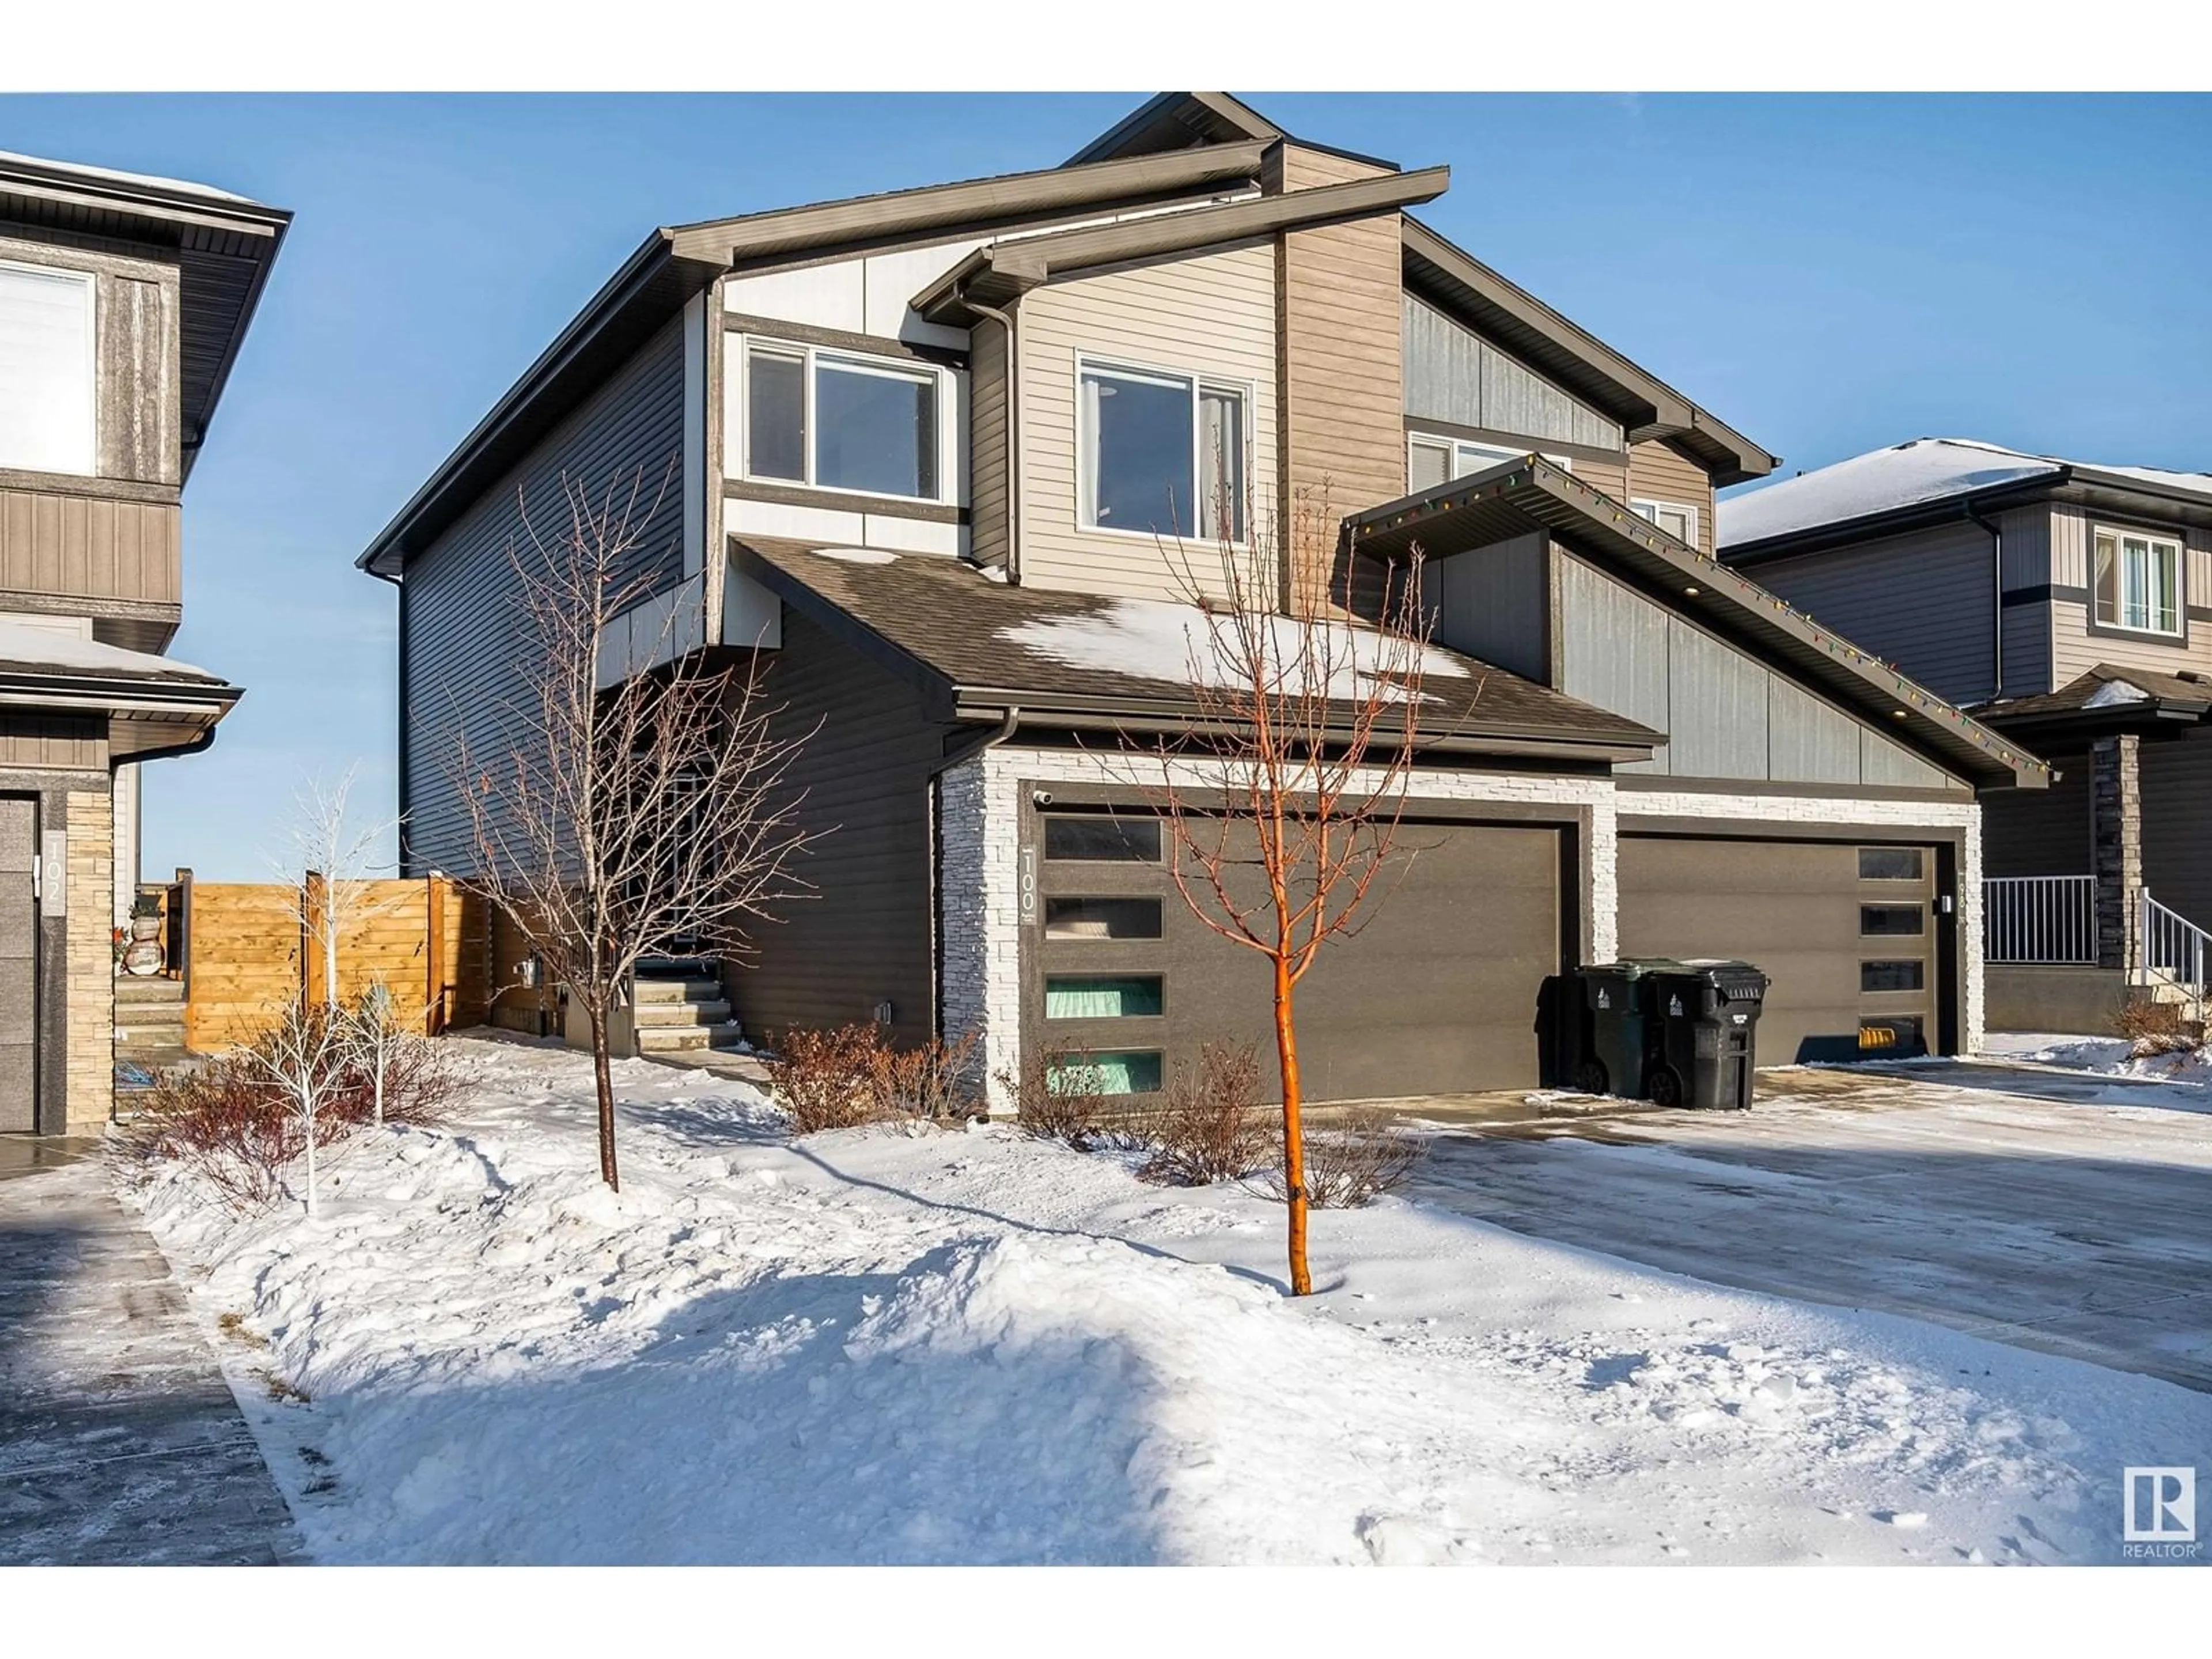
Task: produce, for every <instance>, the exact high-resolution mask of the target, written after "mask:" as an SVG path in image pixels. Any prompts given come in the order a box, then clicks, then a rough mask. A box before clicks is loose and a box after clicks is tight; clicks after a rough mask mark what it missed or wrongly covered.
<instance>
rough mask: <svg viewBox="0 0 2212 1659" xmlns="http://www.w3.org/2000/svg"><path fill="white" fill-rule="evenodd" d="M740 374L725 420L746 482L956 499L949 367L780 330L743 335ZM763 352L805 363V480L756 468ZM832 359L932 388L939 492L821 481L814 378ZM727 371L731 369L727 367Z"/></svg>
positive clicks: (932, 500) (876, 497)
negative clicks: (758, 363)
mask: <svg viewBox="0 0 2212 1659" xmlns="http://www.w3.org/2000/svg"><path fill="white" fill-rule="evenodd" d="M735 338H736V340H737V342H738V351H737V359H738V361H737V364H736V368H737V372H736V373H735V374H730V375H729V376H728V378H729V380H730V383H731V385H732V386H733V387H734V388H735V389H736V392H737V396H736V398H734V399H732V400H730V401H733V402H734V403H735V404H736V407H735V409H734V410H727V411H726V415H725V418H726V419H730V420H732V424H733V425H734V426H735V428H736V431H735V433H734V437H735V440H736V441H735V443H734V445H732V446H726V448H734V450H735V452H736V454H735V459H736V461H737V465H736V466H735V467H734V468H732V469H730V471H729V476H730V477H732V478H735V479H738V480H739V481H741V482H743V483H757V484H768V485H771V486H775V487H777V488H781V489H809V490H816V491H819V492H820V493H821V494H823V495H845V496H849V497H850V498H851V499H853V500H854V501H905V502H909V503H915V504H918V505H921V506H924V507H945V506H949V505H951V504H952V503H953V501H954V499H955V489H956V484H955V473H956V472H957V468H956V467H955V466H953V465H950V464H949V459H948V457H947V455H946V453H945V447H946V446H945V436H946V434H947V433H948V432H949V431H950V429H951V412H950V409H949V404H950V403H951V399H950V398H948V397H947V396H946V392H947V391H948V389H949V388H950V386H951V380H950V377H949V376H948V374H946V372H945V369H944V368H943V367H941V366H940V365H939V364H936V363H932V362H921V361H917V360H914V359H909V358H902V357H884V356H878V355H876V354H874V353H872V352H867V351H859V350H854V349H852V348H850V347H847V346H842V345H823V344H821V343H817V342H816V341H812V340H791V339H786V338H784V337H781V336H779V335H775V334H739V335H737V336H735ZM756 353H759V354H761V355H763V356H772V357H782V358H786V359H791V358H796V359H798V361H799V364H800V366H801V374H800V376H799V390H800V393H801V402H800V405H799V408H800V416H799V418H800V420H801V422H803V427H804V433H805V436H804V439H803V441H802V442H801V444H800V453H801V455H802V457H803V459H804V463H805V474H806V476H805V477H804V478H786V477H777V476H775V475H772V474H769V473H765V472H755V471H753V453H752V451H753V399H752V361H753V357H754V355H755V354H756ZM824 357H827V358H829V359H831V360H833V361H834V362H839V363H849V364H851V365H852V366H854V368H859V369H860V370H862V371H863V372H865V373H868V374H881V375H883V376H884V378H886V379H889V380H908V381H915V382H919V383H921V384H924V385H927V386H928V387H929V388H930V392H931V401H932V404H933V407H934V425H935V428H936V429H935V431H934V432H933V433H932V434H931V443H932V447H933V450H934V452H935V453H934V458H933V463H932V465H933V471H935V473H936V475H937V477H936V483H937V490H936V493H935V494H934V495H896V494H892V493H890V492H888V491H884V490H881V489H853V488H852V487H851V486H849V485H847V484H833V483H822V482H821V481H820V475H821V462H820V459H819V457H818V456H817V453H816V447H817V444H818V443H819V442H820V440H821V436H822V428H821V422H820V420H819V419H818V417H817V414H816V409H815V404H816V398H815V389H814V378H815V375H816V374H817V372H818V369H817V366H818V364H819V362H820V360H821V359H823V358H824ZM725 372H727V371H725Z"/></svg>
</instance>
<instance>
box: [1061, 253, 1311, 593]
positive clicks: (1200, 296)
mask: <svg viewBox="0 0 2212 1659" xmlns="http://www.w3.org/2000/svg"><path fill="white" fill-rule="evenodd" d="M1020 337H1021V354H1022V369H1021V374H1022V380H1021V410H1020V420H1021V426H1022V449H1023V455H1022V501H1021V503H1020V511H1021V513H1022V528H1021V579H1022V580H1023V581H1024V583H1025V584H1028V585H1030V586H1037V587H1049V588H1060V589H1067V590H1073V591H1075V592H1090V593H1109V594H1115V595H1124V596H1127V597H1130V598H1135V599H1178V598H1181V597H1182V595H1183V588H1184V582H1183V580H1182V572H1181V571H1180V570H1179V568H1178V564H1179V562H1180V557H1179V556H1178V554H1177V552H1176V550H1174V549H1173V548H1172V546H1171V545H1170V547H1169V548H1163V547H1161V546H1160V545H1159V544H1158V542H1157V541H1156V540H1155V539H1154V538H1152V537H1150V536H1139V535H1131V534H1126V533H1114V532H1097V531H1089V530H1085V529H1083V528H1081V527H1080V526H1079V521H1078V517H1077V513H1078V502H1077V491H1076V480H1077V473H1076V467H1077V458H1076V446H1077V426H1076V389H1075V380H1076V358H1077V356H1078V354H1079V353H1080V354H1081V355H1082V356H1085V357H1088V358H1092V359H1096V360H1099V361H1103V362H1114V363H1126V364H1127V365H1128V366H1129V367H1131V368H1157V369H1167V370H1173V371H1175V372H1177V373H1180V374H1204V375H1208V376H1212V377H1215V378H1218V379H1221V380H1233V381H1237V382H1241V383H1243V384H1244V385H1245V386H1249V388H1250V393H1251V399H1252V401H1251V404H1250V406H1249V410H1248V411H1247V413H1248V424H1249V429H1250V435H1251V448H1250V450H1249V465H1248V468H1247V473H1246V478H1245V484H1246V488H1247V490H1248V492H1249V501H1250V508H1249V510H1250V512H1251V514H1252V517H1253V520H1254V524H1255V529H1258V530H1260V531H1261V532H1262V533H1263V534H1264V533H1265V532H1266V530H1267V524H1266V520H1267V519H1268V518H1270V517H1272V516H1273V503H1274V501H1275V499H1276V491H1277V489H1278V482H1277V477H1276V471H1275V465H1276V463H1275V447H1276V432H1277V425H1276V421H1277V416H1276V410H1275V250H1274V247H1273V245H1272V244H1265V245H1261V246H1250V247H1242V248H1234V249H1231V250H1228V251H1226V252H1220V253H1209V254H1206V255H1203V256H1201V257H1200V258H1191V259H1176V260H1172V261H1168V262H1164V263H1162V264H1153V265H1146V266H1142V267H1139V268H1137V269H1133V270H1119V271H1113V272H1109V274H1107V275H1105V276H1087V277H1080V278H1077V279H1075V280H1073V281H1069V282H1066V283H1048V284H1047V285H1046V286H1045V287H1043V288H1040V289H1036V290H1034V291H1033V292H1032V293H1030V295H1029V296H1028V297H1027V298H1026V299H1024V301H1022V319H1021V325H1020ZM1188 558H1189V562H1190V564H1191V566H1192V570H1191V574H1192V575H1193V576H1194V578H1195V579H1196V580H1197V581H1198V583H1199V585H1200V586H1202V587H1205V588H1208V589H1218V588H1219V586H1221V582H1220V579H1219V576H1218V569H1219V560H1218V555H1217V553H1216V552H1215V550H1213V549H1212V548H1211V547H1209V546H1203V545H1194V546H1193V547H1191V548H1190V549H1189V550H1188Z"/></svg>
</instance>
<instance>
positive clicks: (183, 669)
mask: <svg viewBox="0 0 2212 1659" xmlns="http://www.w3.org/2000/svg"><path fill="white" fill-rule="evenodd" d="M24 670H27V671H30V672H33V673H53V674H69V675H89V676H93V677H94V678H101V679H115V678H123V679H141V680H175V681H179V682H191V681H198V682H200V683H203V684H208V685H221V684H222V683H223V682H222V677H221V676H220V675H216V674H210V673H209V672H208V671H207V670H206V669H204V668H195V667H193V666H192V665H191V664H190V663H188V662H179V661H177V660H176V659H174V658H172V657H161V656H156V655H155V654H154V653H152V652H150V651H127V650H125V649H124V647H121V646H119V645H103V644H101V643H100V641H98V640H92V639H87V638H85V637H84V636H83V635H81V634H76V633H71V632H70V631H68V630H67V629H59V628H42V627H40V625H39V624H38V623H17V622H0V671H24Z"/></svg>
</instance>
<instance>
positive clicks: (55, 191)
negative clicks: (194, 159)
mask: <svg viewBox="0 0 2212 1659" xmlns="http://www.w3.org/2000/svg"><path fill="white" fill-rule="evenodd" d="M0 221H11V222H15V223H17V224H27V225H35V226H38V227H40V228H42V229H47V230H52V231H57V232H61V233H64V234H70V235H74V236H85V237H93V238H98V239H100V240H106V241H113V242H119V243H137V244H138V245H140V246H152V247H155V248H158V249H160V250H161V251H162V252H165V253H172V252H173V254H174V256H175V258H176V260H177V265H178V282H179V301H180V303H181V305H182V307H183V310H184V315H183V317H182V318H181V319H179V351H178V380H179V410H178V413H179V418H180V419H181V421H182V422H183V435H184V440H183V452H182V460H181V470H182V475H183V476H184V477H187V478H189V477H191V471H192V464H193V462H194V461H195V460H197V459H198V456H199V449H200V445H201V443H202V442H203V441H204V439H205V438H206V436H207V429H208V426H209V423H210V422H211V421H212V420H213V419H214V418H215V409H216V404H217V403H218V402H220V401H221V400H222V389H223V386H224V385H225V384H226V383H227V382H228V380H229V379H230V371H231V368H232V365H233V364H234V363H235V362H237V361H238V352H239V348H240V346H241V345H242V344H243V343H245V339H246V327H247V325H249V324H250V323H252V320H253V313H254V309H255V307H258V305H259V304H260V303H261V293H262V289H264V287H265V286H266V285H267V283H268V280H269V268H270V264H272V263H273V262H274V261H275V259H276V250H277V248H278V247H279V246H282V244H283V240H284V232H285V229H286V228H287V227H288V226H289V225H290V223H291V222H292V216H291V214H290V213H289V211H287V210H285V209H283V208H276V207H270V206H268V205H266V204H264V203H260V202H255V201H251V200H249V199H248V198H246V197H243V196H236V195H233V194H232V193H231V192H230V191H225V190H217V189H216V188H215V186H213V185H197V184H193V183H191V182H190V181H189V180H186V179H161V178H156V177H155V176H153V175H152V174H150V173H121V172H118V171H117V170H115V169H114V168H112V167H88V166H86V165H84V164H83V163H82V162H76V161H52V160H49V159H47V158H46V157H43V156H37V155H15V154H12V153H8V152H0Z"/></svg>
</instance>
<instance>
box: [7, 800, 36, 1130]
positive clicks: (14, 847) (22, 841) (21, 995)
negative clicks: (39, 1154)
mask: <svg viewBox="0 0 2212 1659" xmlns="http://www.w3.org/2000/svg"><path fill="white" fill-rule="evenodd" d="M37 829H38V811H37V807H36V805H34V804H33V802H30V801H27V800H0V1133H21V1132H23V1131H27V1130H30V1129H35V1128H37V1127H39V1123H38V1091H37V1087H36V1084H35V1079H36V1077H37V1074H38V1067H37V1056H38V1008H37V990H38V963H37V954H38V939H39V929H38V908H37V905H36V903H35V902H34V901H33V897H32V895H31V858H32V848H33V845H34V844H35V841H36V835H37Z"/></svg>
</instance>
